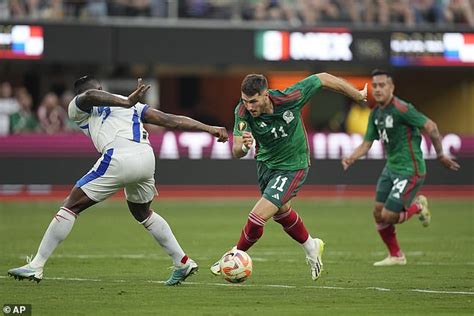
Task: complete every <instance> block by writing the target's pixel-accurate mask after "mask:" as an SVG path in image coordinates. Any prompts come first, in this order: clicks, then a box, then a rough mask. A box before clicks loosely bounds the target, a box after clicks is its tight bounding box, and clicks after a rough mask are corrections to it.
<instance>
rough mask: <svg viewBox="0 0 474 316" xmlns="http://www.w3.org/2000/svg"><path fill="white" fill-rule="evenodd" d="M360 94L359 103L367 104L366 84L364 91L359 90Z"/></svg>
mask: <svg viewBox="0 0 474 316" xmlns="http://www.w3.org/2000/svg"><path fill="white" fill-rule="evenodd" d="M359 93H360V99H359V100H358V101H359V102H367V83H366V84H365V86H364V89H362V90H359Z"/></svg>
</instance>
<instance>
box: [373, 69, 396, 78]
mask: <svg viewBox="0 0 474 316" xmlns="http://www.w3.org/2000/svg"><path fill="white" fill-rule="evenodd" d="M371 75H372V77H373V76H382V75H385V76H387V77H389V78H390V79H392V80H393V77H392V74H391V73H390V72H388V71H387V70H385V69H374V70H372V73H371Z"/></svg>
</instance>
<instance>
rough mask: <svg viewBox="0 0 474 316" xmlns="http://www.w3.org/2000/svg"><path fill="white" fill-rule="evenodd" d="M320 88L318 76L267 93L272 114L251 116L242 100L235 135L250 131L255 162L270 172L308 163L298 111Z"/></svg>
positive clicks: (238, 108) (298, 166)
mask: <svg viewBox="0 0 474 316" xmlns="http://www.w3.org/2000/svg"><path fill="white" fill-rule="evenodd" d="M320 87H321V81H320V80H319V78H318V76H316V75H312V76H309V77H307V78H305V79H303V80H301V81H299V82H297V83H296V84H294V85H292V86H291V87H288V88H286V89H285V90H283V91H280V90H271V89H270V90H268V93H269V96H270V100H271V101H272V103H273V113H272V114H267V113H264V114H261V115H260V116H259V117H252V115H250V113H249V112H248V111H247V110H246V108H245V106H244V104H243V103H242V101H240V102H239V104H238V105H237V106H236V108H235V111H234V113H235V123H234V135H235V136H242V132H243V131H248V132H251V133H252V135H253V137H254V138H255V141H256V159H257V160H258V161H261V162H263V163H264V164H265V165H266V166H267V167H268V168H270V169H278V170H299V169H304V168H307V167H308V166H309V164H310V159H309V146H308V139H307V137H306V131H305V128H304V125H303V121H302V119H301V116H300V114H301V109H302V108H303V105H304V104H305V103H306V102H308V100H309V98H311V97H312V96H313V95H314V94H315V93H316V91H318V89H319V88H320Z"/></svg>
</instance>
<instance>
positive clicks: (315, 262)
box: [306, 238, 324, 281]
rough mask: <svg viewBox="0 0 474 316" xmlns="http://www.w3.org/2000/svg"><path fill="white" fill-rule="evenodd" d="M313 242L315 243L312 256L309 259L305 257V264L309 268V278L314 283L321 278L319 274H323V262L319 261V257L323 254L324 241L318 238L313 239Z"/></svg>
mask: <svg viewBox="0 0 474 316" xmlns="http://www.w3.org/2000/svg"><path fill="white" fill-rule="evenodd" d="M314 242H315V243H316V247H315V251H314V255H313V256H311V257H310V256H306V263H307V264H308V265H309V267H310V270H311V278H312V279H313V281H316V280H317V279H319V277H320V276H321V272H323V261H322V260H321V256H322V255H323V252H324V241H322V240H321V239H319V238H314Z"/></svg>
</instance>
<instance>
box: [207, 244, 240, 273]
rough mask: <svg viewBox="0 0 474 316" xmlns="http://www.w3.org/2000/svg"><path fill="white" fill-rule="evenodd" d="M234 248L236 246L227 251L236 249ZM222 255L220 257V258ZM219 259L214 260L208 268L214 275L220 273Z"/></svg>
mask: <svg viewBox="0 0 474 316" xmlns="http://www.w3.org/2000/svg"><path fill="white" fill-rule="evenodd" d="M236 249H237V246H234V247H232V249H230V250H229V251H233V250H236ZM229 251H227V252H226V253H228V252H229ZM226 253H225V254H223V255H222V257H224V256H225V255H226ZM222 257H221V259H222ZM221 259H219V260H218V261H216V262H214V264H213V265H212V266H211V267H210V268H209V270H211V273H212V274H214V275H216V276H217V275H221Z"/></svg>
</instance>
